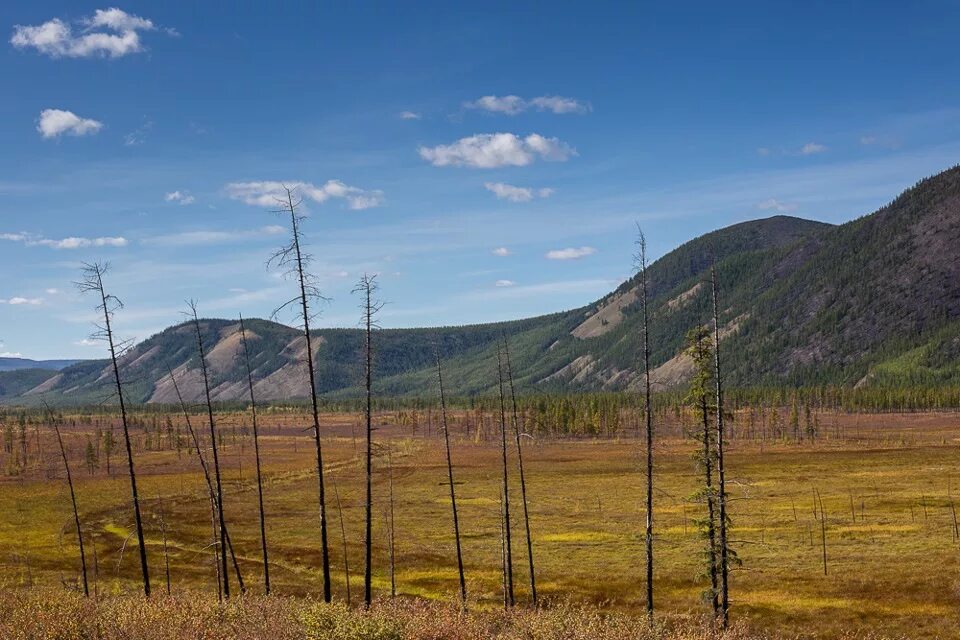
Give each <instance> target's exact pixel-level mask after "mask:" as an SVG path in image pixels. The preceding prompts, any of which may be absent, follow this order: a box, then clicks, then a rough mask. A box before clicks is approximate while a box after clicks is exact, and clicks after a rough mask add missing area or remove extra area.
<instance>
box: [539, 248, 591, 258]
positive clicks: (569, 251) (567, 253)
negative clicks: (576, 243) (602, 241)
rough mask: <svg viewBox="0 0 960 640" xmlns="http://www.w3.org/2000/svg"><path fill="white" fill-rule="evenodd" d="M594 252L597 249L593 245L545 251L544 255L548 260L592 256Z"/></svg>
mask: <svg viewBox="0 0 960 640" xmlns="http://www.w3.org/2000/svg"><path fill="white" fill-rule="evenodd" d="M596 252H597V250H596V249H594V248H593V247H568V248H566V249H554V250H552V251H547V254H546V257H547V258H548V259H550V260H579V259H580V258H584V257H586V256H592V255H593V254H595V253H596Z"/></svg>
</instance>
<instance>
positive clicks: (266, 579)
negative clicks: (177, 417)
mask: <svg viewBox="0 0 960 640" xmlns="http://www.w3.org/2000/svg"><path fill="white" fill-rule="evenodd" d="M240 341H241V342H242V343H243V361H244V363H245V364H246V369H247V389H248V390H249V391H250V415H251V419H252V421H253V454H254V459H255V460H256V463H257V500H258V507H259V509H260V547H261V550H262V552H263V591H264V593H265V594H266V595H270V562H269V559H268V557H267V523H266V516H265V515H264V512H263V475H262V473H261V471H260V434H259V432H258V431H257V400H256V398H255V397H254V394H253V369H252V368H251V367H250V349H249V347H248V345H247V331H246V329H245V328H244V326H243V316H242V315H241V316H240Z"/></svg>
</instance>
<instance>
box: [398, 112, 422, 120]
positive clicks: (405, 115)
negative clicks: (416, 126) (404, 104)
mask: <svg viewBox="0 0 960 640" xmlns="http://www.w3.org/2000/svg"><path fill="white" fill-rule="evenodd" d="M421 117H422V116H421V115H420V114H419V113H417V112H416V111H401V112H400V119H401V120H419V119H420V118H421Z"/></svg>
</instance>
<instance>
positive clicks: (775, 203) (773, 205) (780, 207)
mask: <svg viewBox="0 0 960 640" xmlns="http://www.w3.org/2000/svg"><path fill="white" fill-rule="evenodd" d="M757 209H761V210H763V211H771V210H772V211H779V212H780V213H786V212H788V211H796V210H797V205H796V204H794V203H792V202H780V201H779V200H777V199H776V198H770V199H768V200H764V201H763V202H759V203H757Z"/></svg>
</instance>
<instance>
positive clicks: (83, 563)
mask: <svg viewBox="0 0 960 640" xmlns="http://www.w3.org/2000/svg"><path fill="white" fill-rule="evenodd" d="M53 430H54V431H56V433H57V443H58V444H59V445H60V455H61V456H63V468H64V470H65V471H66V472H67V486H69V487H70V502H71V504H72V505H73V521H74V523H75V524H76V525H77V542H78V543H79V545H80V573H81V575H82V576H83V595H84V596H87V597H90V587H89V586H88V585H87V556H86V555H85V554H84V552H83V529H82V528H81V527H80V512H79V510H78V509H77V494H76V493H75V492H74V490H73V476H71V475H70V463H69V462H67V449H66V448H65V447H64V446H63V438H62V437H61V436H60V427H59V426H57V423H56V422H54V423H53Z"/></svg>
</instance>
